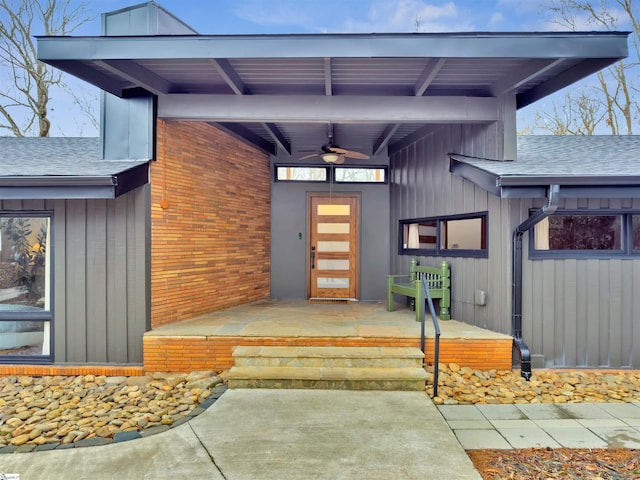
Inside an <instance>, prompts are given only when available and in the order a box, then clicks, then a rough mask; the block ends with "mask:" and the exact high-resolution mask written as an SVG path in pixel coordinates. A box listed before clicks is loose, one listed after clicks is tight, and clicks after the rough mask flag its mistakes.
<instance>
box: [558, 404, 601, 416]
mask: <svg viewBox="0 0 640 480" xmlns="http://www.w3.org/2000/svg"><path fill="white" fill-rule="evenodd" d="M558 408H559V409H560V410H562V411H563V412H564V413H566V414H567V415H568V416H569V418H611V417H612V415H610V414H608V413H607V412H605V411H604V410H603V409H602V408H600V404H599V403H570V404H562V405H558Z"/></svg>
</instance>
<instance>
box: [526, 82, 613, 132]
mask: <svg viewBox="0 0 640 480" xmlns="http://www.w3.org/2000/svg"><path fill="white" fill-rule="evenodd" d="M588 93H589V92H588V91H586V90H583V91H581V92H579V94H578V95H577V96H576V95H574V94H572V93H571V92H568V93H566V94H565V96H564V99H563V101H562V103H561V104H558V103H556V102H553V103H552V104H551V111H550V112H536V116H535V123H536V126H537V129H538V130H543V131H545V132H548V133H550V134H552V135H594V134H595V133H596V128H597V127H598V125H600V123H601V122H602V120H603V119H604V117H605V115H606V111H605V110H604V109H603V108H602V104H601V103H600V102H599V100H597V99H596V98H595V97H593V96H590V95H589V94H588Z"/></svg>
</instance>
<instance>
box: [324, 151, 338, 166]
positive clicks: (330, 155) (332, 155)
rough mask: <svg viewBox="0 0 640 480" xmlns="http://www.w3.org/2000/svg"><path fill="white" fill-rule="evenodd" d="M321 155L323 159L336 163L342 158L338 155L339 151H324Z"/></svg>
mask: <svg viewBox="0 0 640 480" xmlns="http://www.w3.org/2000/svg"><path fill="white" fill-rule="evenodd" d="M321 157H322V160H324V161H325V162H327V163H336V162H337V161H338V159H339V158H340V155H338V154H337V153H333V152H328V153H323V154H322V155H321Z"/></svg>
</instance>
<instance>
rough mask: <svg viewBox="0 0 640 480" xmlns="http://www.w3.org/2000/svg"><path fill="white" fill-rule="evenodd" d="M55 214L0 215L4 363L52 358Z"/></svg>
mask: <svg viewBox="0 0 640 480" xmlns="http://www.w3.org/2000/svg"><path fill="white" fill-rule="evenodd" d="M51 319H52V316H51V214H49V213H43V212H0V362H14V363H15V362H16V361H25V362H26V361H29V363H33V362H43V363H44V362H47V361H50V360H51V358H52V355H51V335H50V332H51Z"/></svg>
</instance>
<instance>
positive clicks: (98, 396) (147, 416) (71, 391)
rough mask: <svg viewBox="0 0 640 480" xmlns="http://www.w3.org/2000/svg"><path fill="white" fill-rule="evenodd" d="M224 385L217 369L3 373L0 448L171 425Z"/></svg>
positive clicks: (108, 437) (45, 445)
mask: <svg viewBox="0 0 640 480" xmlns="http://www.w3.org/2000/svg"><path fill="white" fill-rule="evenodd" d="M225 389H226V386H225V385H224V384H223V383H222V379H221V378H220V377H219V376H217V375H216V374H215V373H214V372H208V371H207V372H193V373H189V374H161V373H154V374H149V375H146V376H138V377H106V376H94V375H81V376H43V377H29V376H8V377H0V451H3V452H4V453H11V452H15V451H24V452H26V451H32V450H48V449H52V448H64V447H70V446H83V445H100V444H105V443H111V442H113V441H120V440H125V439H131V438H138V437H140V436H145V435H147V434H151V433H156V432H160V431H164V430H167V429H169V428H171V427H172V426H176V425H179V424H181V423H184V422H186V421H188V420H189V418H191V417H192V416H194V415H197V414H198V413H200V412H202V411H203V408H204V407H206V406H208V405H209V404H211V403H212V402H213V401H214V400H215V399H216V398H218V397H219V396H220V395H221V394H222V393H223V392H224V390H225Z"/></svg>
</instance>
